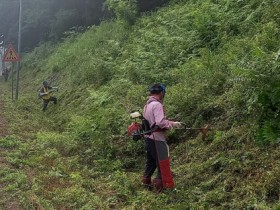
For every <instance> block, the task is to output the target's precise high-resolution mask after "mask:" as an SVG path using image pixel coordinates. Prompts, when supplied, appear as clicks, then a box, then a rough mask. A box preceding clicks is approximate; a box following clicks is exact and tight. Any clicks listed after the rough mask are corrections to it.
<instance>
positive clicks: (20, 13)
mask: <svg viewBox="0 0 280 210" xmlns="http://www.w3.org/2000/svg"><path fill="white" fill-rule="evenodd" d="M21 15H22V0H19V19H18V55H19V56H20V44H21V43H20V41H21ZM19 70H20V61H18V62H17V81H16V96H15V99H16V100H18V88H19Z"/></svg>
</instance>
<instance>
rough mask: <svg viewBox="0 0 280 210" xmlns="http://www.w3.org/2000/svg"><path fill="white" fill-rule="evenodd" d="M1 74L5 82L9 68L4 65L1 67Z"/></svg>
mask: <svg viewBox="0 0 280 210" xmlns="http://www.w3.org/2000/svg"><path fill="white" fill-rule="evenodd" d="M2 75H3V77H4V80H5V82H6V81H7V80H8V77H9V69H8V68H7V67H5V68H4V69H3V72H2Z"/></svg>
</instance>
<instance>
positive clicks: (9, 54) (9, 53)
mask: <svg viewBox="0 0 280 210" xmlns="http://www.w3.org/2000/svg"><path fill="white" fill-rule="evenodd" d="M19 60H20V57H19V55H18V54H17V52H16V51H15V49H14V47H13V45H11V44H10V45H9V46H8V49H7V50H6V52H5V55H4V57H3V61H19Z"/></svg>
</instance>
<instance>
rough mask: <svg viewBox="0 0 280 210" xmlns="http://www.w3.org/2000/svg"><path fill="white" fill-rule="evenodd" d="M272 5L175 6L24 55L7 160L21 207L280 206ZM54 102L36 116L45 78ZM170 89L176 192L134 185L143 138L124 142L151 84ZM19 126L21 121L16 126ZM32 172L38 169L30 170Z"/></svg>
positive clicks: (278, 89) (226, 1) (275, 10)
mask: <svg viewBox="0 0 280 210" xmlns="http://www.w3.org/2000/svg"><path fill="white" fill-rule="evenodd" d="M279 10H280V5H279V2H278V1H273V0H270V1H258V0H251V1H246V2H245V1H230V0H220V1H210V0H206V1H187V0H185V1H183V0H181V1H173V3H171V5H169V6H168V7H166V8H163V9H161V10H159V11H157V12H156V13H153V14H150V15H147V16H145V17H142V18H140V19H139V20H138V21H137V22H136V23H135V25H133V26H129V25H127V24H126V23H125V22H123V21H121V20H115V21H111V22H110V21H107V22H104V23H102V24H101V25H100V26H99V27H92V28H91V29H89V30H88V31H87V32H86V33H84V34H80V35H77V36H75V37H70V38H68V39H67V40H65V41H64V42H63V43H61V44H60V45H59V46H52V45H51V44H48V43H46V44H44V45H42V46H41V47H39V48H37V49H35V50H34V52H33V53H30V54H28V55H25V56H24V60H23V68H22V71H21V83H20V84H21V86H20V89H21V97H20V101H18V102H17V103H16V104H15V106H16V108H17V109H16V113H13V114H14V115H16V116H17V118H16V119H17V120H14V121H13V123H15V124H19V125H20V126H19V127H17V126H15V127H14V130H13V131H14V132H15V133H16V134H17V135H16V136H17V138H20V139H21V143H19V145H17V147H16V148H17V149H18V152H17V153H16V154H12V158H11V162H12V163H13V164H14V165H16V166H18V167H21V168H22V170H23V171H25V172H26V174H28V178H27V179H28V180H29V181H28V183H29V188H28V190H25V191H23V189H25V188H22V187H19V191H20V192H21V196H22V200H23V203H24V204H25V205H26V206H28V207H30V206H37V207H38V206H39V207H44V208H55V209H63V208H64V209H65V208H73V209H79V208H81V209H92V208H95V209H110V208H112V209H122V208H123V209H159V208H162V207H164V208H166V209H211V208H212V209H270V208H271V209H273V208H277V207H278V204H277V203H278V199H279V193H280V192H279V189H280V188H279V183H280V182H279V181H280V180H279V176H278V175H279V172H280V171H279V166H278V165H279V163H278V162H279V161H278V159H279V154H278V147H279V145H278V143H277V142H278V141H279V104H280V99H279V98H280V97H279V95H280V86H279V84H280V83H279V66H280V65H279V49H280V45H279V38H280V37H279V27H280V25H279V23H280V21H279V19H280V16H279V14H280V11H279ZM45 79H48V80H49V81H50V82H51V84H52V85H58V86H59V87H60V89H59V92H58V93H57V96H58V98H59V105H58V106H52V104H50V106H49V109H48V111H47V112H46V113H41V110H40V108H41V107H40V105H41V104H40V103H41V102H40V101H39V100H38V99H37V98H36V96H37V90H38V89H39V87H40V85H41V83H42V82H43V80H45ZM153 82H164V83H165V84H167V87H168V89H167V97H166V101H165V104H166V107H167V115H168V117H170V118H173V119H177V120H181V121H184V122H186V123H187V124H189V125H192V126H195V127H199V126H203V125H205V124H211V125H212V127H213V129H214V130H213V131H212V132H211V134H210V135H209V136H208V138H207V140H206V141H202V140H201V139H200V135H199V134H198V133H196V132H191V133H188V132H183V131H171V132H170V133H169V142H170V143H171V154H172V155H173V157H172V168H173V170H174V172H175V174H176V177H175V180H176V183H177V187H176V189H175V190H173V191H167V192H165V193H163V194H161V195H154V194H153V193H152V192H149V191H146V190H144V189H143V188H142V187H141V184H140V176H141V173H142V172H141V170H142V168H143V161H144V160H143V157H144V153H143V145H142V142H133V141H131V140H130V139H129V138H127V137H126V135H125V134H126V128H127V125H128V124H129V123H130V120H129V117H128V114H129V113H130V112H131V111H133V110H136V109H141V108H142V106H143V104H144V102H145V98H146V88H147V86H148V85H149V84H150V83H153ZM16 121H18V122H16ZM31 168H35V169H34V170H32V169H31Z"/></svg>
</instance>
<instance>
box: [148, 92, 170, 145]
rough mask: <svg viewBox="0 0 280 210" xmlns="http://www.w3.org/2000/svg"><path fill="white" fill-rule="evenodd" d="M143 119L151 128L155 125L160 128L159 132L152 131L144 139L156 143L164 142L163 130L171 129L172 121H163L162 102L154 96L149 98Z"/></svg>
mask: <svg viewBox="0 0 280 210" xmlns="http://www.w3.org/2000/svg"><path fill="white" fill-rule="evenodd" d="M144 118H145V119H146V120H148V121H149V123H150V127H151V128H152V127H153V126H155V125H157V126H158V127H159V128H160V130H159V131H154V132H153V133H152V134H151V135H146V136H145V137H146V138H150V139H153V140H157V141H165V140H166V137H165V136H166V134H165V133H166V132H165V130H168V129H170V128H172V126H173V121H170V120H167V119H165V113H164V108H163V105H162V102H161V101H160V100H158V99H157V98H156V97H155V96H149V99H148V101H147V103H146V105H145V107H144Z"/></svg>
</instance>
